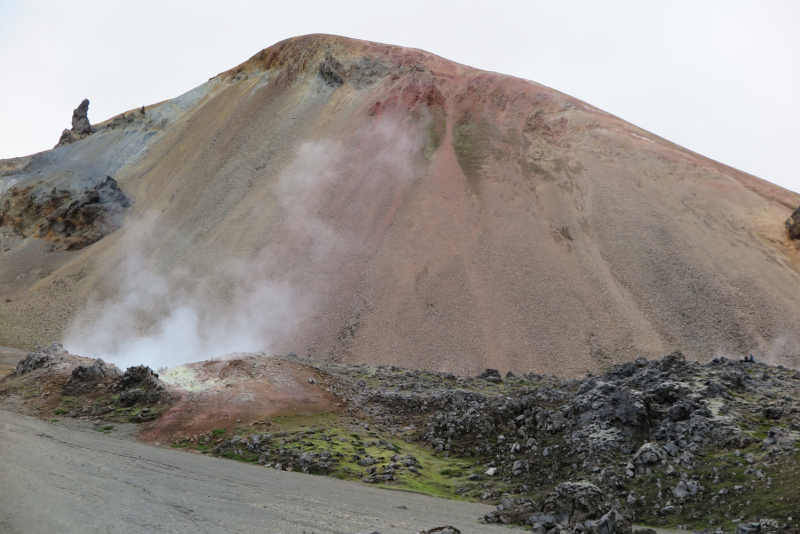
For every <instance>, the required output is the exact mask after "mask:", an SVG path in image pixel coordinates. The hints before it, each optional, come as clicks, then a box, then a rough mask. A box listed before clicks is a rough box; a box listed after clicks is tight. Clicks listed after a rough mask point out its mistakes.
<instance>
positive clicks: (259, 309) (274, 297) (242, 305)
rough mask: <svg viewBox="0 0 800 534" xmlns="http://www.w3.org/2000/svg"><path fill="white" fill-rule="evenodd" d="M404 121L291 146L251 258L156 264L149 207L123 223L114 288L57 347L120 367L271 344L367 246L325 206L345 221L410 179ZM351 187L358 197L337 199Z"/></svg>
mask: <svg viewBox="0 0 800 534" xmlns="http://www.w3.org/2000/svg"><path fill="white" fill-rule="evenodd" d="M406 126H407V125H406ZM411 130H414V129H413V128H411V129H410V128H407V127H404V126H403V125H400V126H399V127H398V126H396V125H394V124H388V123H386V122H384V123H381V122H379V123H377V124H373V127H372V128H370V129H369V131H364V132H361V135H357V136H356V137H357V138H358V139H359V142H358V143H356V144H355V148H354V147H350V148H349V149H346V148H345V147H343V146H342V145H341V144H339V143H334V142H330V141H318V142H310V143H304V144H302V145H301V146H300V147H299V149H298V152H297V156H296V158H295V160H294V161H293V162H292V163H291V164H290V165H289V166H288V167H287V168H286V169H285V170H284V171H283V172H282V173H281V175H280V177H279V179H278V181H277V183H276V185H275V188H274V192H275V195H276V196H277V201H278V203H277V204H278V206H279V208H278V209H279V211H280V213H281V216H280V219H281V224H280V228H279V229H278V230H276V231H277V233H278V234H279V237H278V238H276V239H274V240H273V242H272V243H271V244H269V245H266V246H264V247H263V248H262V249H261V250H259V251H258V252H257V254H256V255H255V257H251V258H248V259H246V260H245V259H227V260H225V261H222V262H214V260H210V259H209V260H208V261H207V262H206V263H205V264H203V265H201V267H202V268H200V269H196V270H197V272H202V273H203V274H202V275H196V274H194V273H193V272H192V267H197V265H194V266H190V265H184V266H182V267H179V268H173V269H171V270H170V269H165V268H163V267H158V266H156V263H157V261H156V260H155V259H154V258H153V257H152V255H150V254H149V253H148V251H152V250H154V249H157V247H154V246H153V244H154V243H156V242H157V240H156V239H154V236H157V235H158V233H159V232H161V231H163V229H160V228H159V214H148V215H152V216H151V217H150V218H149V220H146V221H145V220H139V221H138V222H136V223H132V224H133V225H135V226H136V228H135V229H131V228H127V227H126V228H123V230H122V231H123V232H127V233H125V234H123V236H122V238H121V241H123V242H125V241H126V240H127V243H117V246H124V247H125V250H126V251H127V256H126V257H125V259H124V261H123V262H122V265H121V266H120V267H119V268H118V270H117V274H116V276H115V280H116V281H115V283H114V284H112V285H113V286H115V287H116V290H115V291H114V294H115V295H116V296H115V297H112V298H109V295H108V294H104V293H103V291H102V290H99V289H98V291H97V292H96V293H95V295H93V296H92V297H91V298H90V301H89V303H88V305H87V306H86V308H85V309H84V310H83V311H82V312H81V313H80V314H79V315H78V317H77V318H76V320H75V321H74V322H73V324H72V325H71V327H70V329H69V331H68V334H67V336H66V338H65V340H64V345H65V346H66V347H67V348H68V349H69V350H70V352H72V353H75V354H80V355H83V356H88V357H91V358H103V359H104V360H105V361H109V362H113V363H115V364H116V365H117V366H119V367H121V368H125V367H128V366H131V365H139V364H145V365H149V366H150V367H151V368H157V367H163V366H167V367H173V366H176V365H180V364H182V363H187V362H194V361H201V360H206V359H210V358H213V357H219V356H222V355H225V354H230V353H233V352H257V351H267V352H269V351H271V348H272V347H273V346H274V344H275V343H276V341H277V340H281V339H285V338H286V337H287V336H288V335H289V334H290V333H291V332H292V331H293V330H294V329H296V328H298V327H299V325H301V323H302V321H303V319H304V318H307V316H308V315H309V313H310V312H311V311H312V308H314V307H315V306H317V305H318V304H319V302H320V301H321V300H323V298H324V297H325V296H327V295H330V294H331V293H330V292H331V289H330V288H331V287H334V286H335V285H336V282H337V277H340V276H341V273H342V271H343V270H346V266H347V265H348V262H350V261H352V259H353V257H357V256H359V255H361V254H363V253H364V251H365V250H366V245H365V239H364V237H363V236H359V237H358V238H356V235H357V234H358V231H359V230H358V226H353V225H349V226H348V224H347V223H345V224H340V223H339V222H337V224H335V225H333V224H331V222H330V220H331V216H332V215H331V214H333V213H337V210H338V211H345V212H346V215H348V217H349V220H351V221H352V220H359V219H360V217H359V212H358V210H364V214H365V215H366V214H367V213H368V211H369V210H371V209H374V207H370V203H372V204H375V203H376V199H377V203H380V201H381V199H383V198H384V197H386V198H390V197H397V195H398V191H402V190H404V188H405V187H407V186H408V184H410V183H411V181H412V180H413V176H414V163H413V162H414V161H415V159H417V158H418V155H419V154H420V153H421V144H420V143H421V141H420V139H421V136H420V135H418V134H412V133H410V132H411ZM359 145H362V146H360V147H359ZM363 145H371V146H373V147H374V148H373V151H374V155H373V157H371V158H370V163H369V168H368V169H365V168H362V167H363V166H356V164H355V163H353V162H352V161H351V155H352V153H353V151H354V150H364V148H363ZM348 150H349V151H348ZM354 191H356V192H357V193H358V194H360V195H362V196H363V197H364V199H363V202H361V201H359V202H351V203H350V204H347V205H346V207H344V208H342V207H341V206H339V205H338V204H337V203H341V202H343V201H342V200H341V199H342V197H345V196H346V195H348V194H349V195H353V194H354ZM367 197H369V198H367ZM362 204H363V205H362ZM353 206H357V207H355V208H354V207H353ZM353 210H355V213H353ZM145 219H147V217H145ZM345 219H347V218H345ZM337 221H338V219H337ZM143 228H144V230H143ZM147 233H149V234H150V235H149V236H148V235H144V236H142V234H147ZM134 236H136V237H134ZM298 258H299V259H298ZM209 273H210V274H209Z"/></svg>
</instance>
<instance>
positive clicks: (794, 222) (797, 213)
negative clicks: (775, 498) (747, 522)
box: [737, 206, 800, 534]
mask: <svg viewBox="0 0 800 534" xmlns="http://www.w3.org/2000/svg"><path fill="white" fill-rule="evenodd" d="M786 229H787V230H789V237H791V238H792V239H800V206H798V208H797V209H796V210H794V212H793V213H792V214H791V215H790V216H789V218H788V219H786ZM737 534H738V532H737Z"/></svg>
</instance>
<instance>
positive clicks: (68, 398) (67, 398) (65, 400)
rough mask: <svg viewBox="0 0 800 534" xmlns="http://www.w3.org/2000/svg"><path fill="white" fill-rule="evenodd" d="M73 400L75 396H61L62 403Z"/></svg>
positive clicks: (69, 402)
mask: <svg viewBox="0 0 800 534" xmlns="http://www.w3.org/2000/svg"><path fill="white" fill-rule="evenodd" d="M73 402H75V397H61V403H62V404H72V403H73Z"/></svg>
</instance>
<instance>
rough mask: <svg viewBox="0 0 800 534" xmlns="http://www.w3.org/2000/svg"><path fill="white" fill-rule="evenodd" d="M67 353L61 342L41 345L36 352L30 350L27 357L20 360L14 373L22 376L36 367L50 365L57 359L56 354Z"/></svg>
mask: <svg viewBox="0 0 800 534" xmlns="http://www.w3.org/2000/svg"><path fill="white" fill-rule="evenodd" d="M66 353H67V352H66V351H65V350H64V347H63V345H61V343H53V344H52V345H50V346H49V347H43V346H39V347H37V350H36V352H29V353H28V356H26V357H25V359H23V360H20V362H19V363H18V364H17V368H16V369H15V370H14V374H15V375H16V376H22V375H24V374H27V373H30V372H31V371H35V370H36V369H43V368H47V367H50V364H51V363H52V362H53V361H54V360H55V357H56V356H59V355H61V354H66Z"/></svg>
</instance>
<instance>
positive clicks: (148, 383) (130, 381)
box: [114, 365, 166, 406]
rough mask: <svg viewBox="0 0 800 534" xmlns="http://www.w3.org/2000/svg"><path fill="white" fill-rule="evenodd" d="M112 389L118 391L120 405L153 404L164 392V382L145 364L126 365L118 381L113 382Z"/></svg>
mask: <svg viewBox="0 0 800 534" xmlns="http://www.w3.org/2000/svg"><path fill="white" fill-rule="evenodd" d="M114 389H115V390H117V391H119V403H120V404H121V405H122V406H133V405H135V404H138V403H146V404H153V403H156V402H158V401H159V400H161V399H162V398H163V396H164V394H165V393H166V387H165V386H164V383H163V382H162V381H161V380H159V379H158V375H157V374H156V373H154V372H153V370H152V369H150V368H149V367H147V366H146V365H137V366H136V367H128V370H127V371H125V374H124V375H123V376H122V378H121V379H120V380H119V382H117V383H116V384H114Z"/></svg>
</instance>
